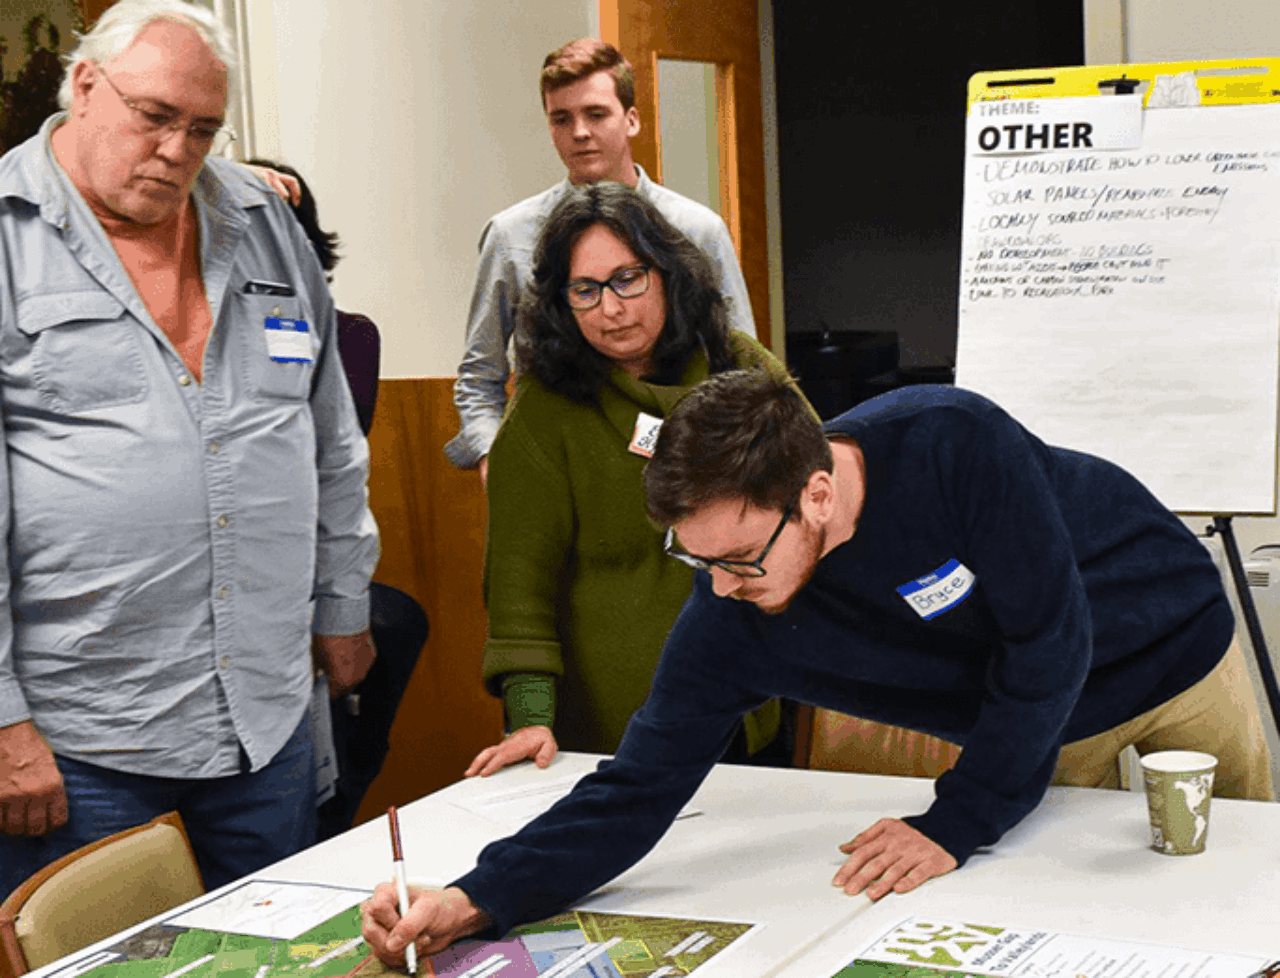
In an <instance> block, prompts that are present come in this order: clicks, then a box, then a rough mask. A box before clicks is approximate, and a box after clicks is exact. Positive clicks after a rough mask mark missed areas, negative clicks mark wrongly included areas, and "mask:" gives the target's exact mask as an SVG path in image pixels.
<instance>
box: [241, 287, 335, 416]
mask: <svg viewBox="0 0 1280 978" xmlns="http://www.w3.org/2000/svg"><path fill="white" fill-rule="evenodd" d="M236 298H237V301H238V302H239V304H240V311H241V316H240V317H239V319H240V322H243V323H247V324H248V336H247V341H248V342H246V343H245V347H244V348H245V351H246V352H245V357H246V364H245V370H246V373H247V374H248V377H249V384H250V389H251V390H252V391H254V392H255V393H256V394H257V395H258V396H259V397H264V398H268V399H270V400H285V401H305V400H306V399H307V398H308V397H310V396H311V376H312V374H313V372H314V371H315V358H316V356H317V353H318V351H319V343H318V342H317V340H316V324H315V322H314V320H313V319H312V317H311V315H310V311H309V310H308V309H307V308H306V306H305V305H304V304H303V302H302V301H301V300H300V299H299V298H298V297H297V296H279V295H246V294H245V293H243V292H241V293H239V294H238V295H237V296H236ZM272 317H274V318H277V319H292V320H299V319H300V320H303V321H305V322H306V324H307V337H308V341H309V343H308V345H309V347H310V350H311V359H310V360H309V361H308V362H306V363H298V362H288V361H286V362H283V363H282V362H280V361H279V360H276V359H272V356H271V350H270V348H269V347H268V346H267V336H266V333H267V330H266V322H267V320H268V319H269V318H272Z"/></svg>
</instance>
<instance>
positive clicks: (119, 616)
mask: <svg viewBox="0 0 1280 978" xmlns="http://www.w3.org/2000/svg"><path fill="white" fill-rule="evenodd" d="M61 121H62V117H60V116H54V117H53V118H51V119H50V120H48V121H47V122H46V123H45V125H44V127H43V128H42V129H41V131H40V133H39V134H38V135H36V136H35V137H33V138H32V139H31V140H29V141H28V142H26V143H24V144H23V145H21V146H19V147H17V148H15V149H14V150H12V151H11V152H10V153H8V154H7V155H6V156H5V157H4V158H3V159H0V396H2V397H3V410H4V438H5V448H6V452H5V462H6V464H5V465H4V466H3V468H0V497H2V498H0V523H2V524H3V531H4V533H6V534H8V540H9V561H8V568H7V571H8V573H7V575H6V574H4V573H3V571H2V570H0V603H2V604H3V606H4V609H3V611H2V612H0V726H5V725H8V724H12V723H17V722H20V721H22V720H26V719H28V718H29V719H31V720H33V721H34V723H35V725H36V728H37V729H38V730H39V731H40V733H41V734H43V735H44V737H45V738H46V739H47V740H48V742H49V744H50V746H51V747H52V748H53V750H54V752H55V753H56V754H58V755H61V756H66V757H72V758H76V759H79V760H83V761H88V762H90V763H93V764H98V765H100V766H103V767H107V768H112V769H116V770H121V771H128V772H132V773H138V774H149V775H163V776H170V777H185V778H208V777H218V776H222V775H227V774H234V773H236V772H237V771H238V770H239V769H240V750H241V748H243V750H244V752H245V753H246V754H247V756H248V758H249V761H250V764H251V765H252V767H253V769H255V770H256V769H258V768H260V767H261V766H262V765H264V764H265V763H266V762H267V761H268V760H270V759H271V757H272V756H274V755H275V754H276V753H277V752H278V751H279V750H280V748H281V747H282V746H283V745H284V743H285V741H286V740H287V739H288V737H289V735H290V734H291V733H292V732H293V731H294V729H295V728H296V727H297V726H298V723H299V722H300V720H301V718H302V715H303V712H304V711H305V710H306V708H307V703H308V699H309V695H310V691H311V677H312V672H311V657H310V633H311V632H312V631H315V632H316V633H319V634H353V633H356V632H359V631H362V630H363V629H364V628H366V627H367V625H368V614H369V609H368V582H369V578H370V575H371V574H372V571H373V567H374V564H375V563H376V561H377V556H378V538H377V529H376V527H375V526H374V522H373V518H372V516H371V514H370V512H369V508H368V501H367V494H366V482H367V475H368V449H367V446H366V444H365V441H364V438H363V437H362V435H361V432H360V428H359V426H358V424H357V422H356V415H355V410H354V408H353V406H352V403H351V397H350V392H349V391H348V389H347V385H346V379H345V376H344V374H343V372H342V364H341V362H340V360H339V357H338V346H337V333H336V325H335V319H334V311H333V302H332V299H331V298H330V296H329V291H328V288H327V287H326V285H325V281H324V276H323V273H322V272H321V270H320V267H319V265H318V263H317V262H316V260H315V256H314V253H313V252H312V250H311V247H310V244H309V243H308V241H307V239H306V237H305V236H304V235H303V232H302V230H301V228H300V227H299V226H298V224H297V222H296V221H295V220H294V218H293V215H292V214H291V213H290V211H289V210H288V208H287V207H286V206H285V205H284V203H283V202H282V201H280V200H279V199H278V198H277V197H276V196H275V195H274V194H273V193H271V192H269V191H268V190H267V189H266V188H265V186H263V185H260V184H258V183H257V182H256V181H255V180H253V178H251V177H249V176H248V175H247V173H246V172H245V171H243V170H241V169H240V168H239V167H236V166H235V165H234V164H231V163H228V162H227V161H225V160H221V159H214V158H211V159H209V160H208V161H207V164H206V166H205V167H204V168H203V169H202V170H201V172H200V174H199V176H198V177H197V179H196V183H195V187H194V189H193V191H192V196H193V199H194V201H195V205H196V211H197V214H198V218H199V227H200V250H201V265H202V272H203V277H204V286H205V292H206V294H207V296H208V299H209V305H210V307H211V309H212V312H213V323H214V325H213V329H212V331H211V332H210V334H209V338H208V343H207V347H206V349H205V353H204V362H203V380H202V382H197V381H196V379H195V378H194V377H192V376H190V374H189V372H188V371H187V369H186V367H185V366H184V365H183V362H182V359H181V357H180V356H179V355H178V353H177V351H176V350H175V349H174V347H173V345H172V344H171V343H170V342H169V340H168V338H167V337H166V336H165V334H164V332H163V331H162V330H161V329H160V328H159V327H157V326H156V324H155V323H154V322H153V321H152V319H151V316H150V315H149V314H148V312H147V309H146V307H145V306H144V305H143V303H142V301H141V299H140V298H139V297H138V294H137V292H136V290H135V289H134V286H133V284H132V282H131V281H130V279H129V277H128V275H127V274H126V272H125V270H124V267H123V266H122V265H121V263H120V261H119V259H118V258H117V256H116V254H115V251H114V249H113V248H112V247H111V244H110V242H109V240H108V239H107V237H106V234H105V233H104V231H103V230H102V227H101V225H100V224H99V223H98V221H97V220H96V219H95V218H94V216H93V215H92V213H91V212H90V210H89V208H88V206H87V205H86V204H85V202H84V200H83V199H82V198H81V197H80V195H79V194H78V193H77V192H76V191H75V189H74V187H73V186H72V184H71V182H70V181H69V180H68V178H67V177H66V175H65V173H63V171H62V170H61V168H60V167H59V166H58V165H57V164H56V162H55V160H54V157H53V154H52V151H51V149H50V144H49V136H50V133H51V132H52V131H53V129H54V128H55V127H56V126H57V125H58V124H60V122H61ZM250 280H254V281H259V282H263V281H265V282H274V283H279V284H281V285H284V286H287V291H290V292H292V293H293V294H292V295H263V294H253V293H252V292H246V285H247V283H248V282H249V281H250ZM273 316H274V317H277V318H280V319H285V320H303V321H305V322H306V323H307V324H308V327H309V345H310V351H311V360H310V362H306V355H305V351H306V345H307V344H306V343H304V344H302V349H303V356H302V357H300V358H296V357H295V359H301V360H302V361H303V362H284V361H287V360H288V359H289V357H284V356H281V355H280V348H279V347H278V346H277V347H275V348H274V349H272V348H271V347H269V345H268V341H267V338H266V335H265V333H266V330H265V321H266V319H267V318H268V317H273ZM273 352H274V353H275V354H276V357H277V358H276V359H273V356H272V355H271V354H272V353H273Z"/></svg>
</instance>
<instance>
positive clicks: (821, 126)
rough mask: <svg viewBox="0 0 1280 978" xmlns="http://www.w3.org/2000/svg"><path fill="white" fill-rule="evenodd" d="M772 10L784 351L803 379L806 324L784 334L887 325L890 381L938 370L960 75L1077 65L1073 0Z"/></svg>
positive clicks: (954, 255)
mask: <svg viewBox="0 0 1280 978" xmlns="http://www.w3.org/2000/svg"><path fill="white" fill-rule="evenodd" d="M773 18H774V38H775V53H776V58H777V104H778V142H779V157H780V159H779V167H780V181H781V197H782V243H783V282H784V287H785V290H786V317H787V348H788V359H789V360H790V361H791V363H792V366H793V368H794V369H797V370H799V371H800V373H801V377H802V381H803V380H804V369H803V367H802V366H801V364H800V363H798V362H797V360H798V359H802V358H803V357H804V356H805V352H804V350H803V349H802V347H804V346H805V344H806V341H807V342H808V346H809V347H810V348H812V347H813V346H814V345H815V342H814V341H816V340H817V337H815V336H810V337H807V338H806V337H800V338H797V337H796V335H795V334H797V333H805V332H808V333H816V332H818V331H820V330H821V329H823V328H824V327H826V328H829V329H831V330H833V331H834V330H861V331H871V330H881V331H883V330H894V331H896V332H897V333H898V337H899V350H900V358H901V359H900V362H901V367H902V371H903V372H904V373H905V374H906V375H908V376H907V377H906V378H899V380H902V379H942V378H943V376H944V375H947V370H948V368H954V365H955V348H956V313H957V303H958V289H959V284H958V283H959V267H960V216H961V196H962V191H963V164H964V120H965V110H966V102H967V94H966V93H967V85H968V80H969V76H970V75H972V74H973V73H974V72H976V71H988V70H995V69H1005V68H1032V67H1056V66H1063V65H1079V64H1082V63H1083V62H1084V24H1083V21H1084V14H1083V9H1082V5H1081V4H1080V3H1079V2H1078V0H1075V2H1071V0H1027V2H1021V3H1009V2H1007V0H1005V2H994V0H959V2H951V3H944V2H913V0H896V2H889V3H873V2H866V0H809V2H803V3H800V2H796V0H774V5H773ZM863 339H864V340H865V339H867V338H865V337H864V338H863ZM810 352H812V349H810ZM913 374H914V377H913V376H911V375H913ZM889 386H893V384H889ZM819 412H820V413H823V414H824V416H825V414H826V413H827V412H824V411H823V410H822V408H821V407H819Z"/></svg>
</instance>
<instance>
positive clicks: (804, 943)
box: [35, 754, 1280, 978]
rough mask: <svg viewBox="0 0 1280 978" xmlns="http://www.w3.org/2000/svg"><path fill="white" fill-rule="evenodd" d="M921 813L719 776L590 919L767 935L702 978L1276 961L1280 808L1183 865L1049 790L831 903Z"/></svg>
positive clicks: (316, 869)
mask: <svg viewBox="0 0 1280 978" xmlns="http://www.w3.org/2000/svg"><path fill="white" fill-rule="evenodd" d="M598 760H599V758H598V757H594V756H591V755H582V754H561V755H560V756H559V757H558V758H557V759H556V761H555V762H554V763H553V764H552V766H551V767H550V768H548V769H547V770H545V771H539V770H537V769H535V768H534V767H532V765H521V766H519V767H516V768H513V769H508V770H506V771H503V772H501V773H500V774H498V775H496V776H494V777H492V778H488V779H483V780H482V779H475V780H471V781H464V782H460V783H458V784H454V785H451V786H449V787H448V788H445V789H443V790H441V791H438V792H436V793H435V794H433V795H430V796H428V797H426V798H423V799H420V800H419V801H416V802H414V803H413V804H411V805H407V806H405V807H404V808H402V809H401V810H400V820H401V827H402V830H403V835H404V852H405V860H406V864H407V866H408V869H409V876H410V878H411V879H412V880H418V881H421V882H426V883H433V884H437V885H439V884H443V883H446V882H449V881H450V880H452V879H454V878H456V877H458V876H460V875H462V874H463V873H465V872H466V871H467V870H468V869H470V868H471V866H472V865H473V864H474V861H475V857H476V855H477V853H478V852H479V851H480V849H481V848H483V847H484V845H485V844H487V843H488V842H490V841H492V840H493V839H495V838H499V837H501V836H503V835H506V834H509V833H510V832H512V831H514V830H515V829H516V828H518V827H519V825H520V824H521V822H522V819H521V818H518V817H514V816H513V814H512V813H511V812H503V811H502V810H501V809H500V808H495V807H492V806H486V804H485V800H486V798H488V799H492V798H494V797H495V796H505V795H508V794H510V793H511V792H516V791H537V790H538V789H539V788H541V787H545V786H555V785H560V784H563V783H565V782H566V780H567V779H569V778H572V777H576V776H579V775H581V774H583V773H586V772H587V771H589V770H592V769H593V768H594V766H595V764H596V762H597V761H598ZM932 796H933V785H932V782H931V781H928V780H924V779H915V778H892V777H879V776H871V775H852V774H840V773H833V772H823V771H794V770H779V769H772V768H746V767H729V766H722V767H717V768H716V769H715V770H714V771H713V772H712V774H711V775H710V777H709V778H708V779H707V781H706V783H705V784H704V785H703V787H702V789H701V790H700V791H699V792H698V794H697V795H696V796H695V797H694V799H693V801H692V802H691V805H690V807H691V808H692V809H694V810H697V811H700V812H701V814H698V815H694V816H692V817H688V818H684V819H681V820H679V821H677V822H676V823H675V824H674V825H673V826H672V828H671V830H670V831H669V832H668V833H667V835H666V836H665V837H664V838H663V839H662V841H661V842H660V843H659V844H658V846H657V848H656V849H654V851H653V852H652V853H650V854H649V855H648V856H647V857H646V858H645V859H644V860H642V861H641V862H640V863H639V864H637V865H636V866H635V867H633V868H632V869H631V870H630V871H629V872H627V873H626V874H624V875H623V876H621V877H619V878H618V879H617V880H616V881H615V882H614V883H612V884H610V885H608V886H607V887H605V888H604V889H602V890H601V891H599V892H598V893H596V894H595V895H593V896H592V897H591V898H590V899H589V900H588V901H586V903H585V904H584V905H587V906H590V907H591V908H592V909H597V910H605V911H608V910H616V911H630V912H633V913H642V914H653V915H661V916H688V917H695V918H697V917H702V918H711V919H724V920H733V921H742V922H749V923H763V924H765V925H766V926H765V927H764V928H763V929H762V930H760V931H759V932H757V933H755V934H752V935H750V936H749V937H748V938H746V939H744V940H743V941H741V942H739V943H740V946H735V947H733V948H731V949H730V950H729V951H727V952H726V953H724V954H722V955H719V956H718V957H716V958H715V959H713V960H712V961H710V962H709V963H708V964H706V965H705V966H703V967H702V968H701V969H699V971H698V976H699V978H727V976H733V978H753V976H754V978H765V976H769V978H802V976H805V978H829V976H830V975H831V974H832V973H833V972H834V971H835V970H837V969H838V968H839V967H841V966H843V965H844V964H846V963H847V962H848V961H849V960H850V958H851V957H852V952H854V951H856V950H857V949H858V948H860V947H861V946H862V945H863V944H865V943H866V942H867V941H869V940H871V939H872V938H873V937H875V936H876V935H877V934H879V933H880V932H882V931H883V930H885V929H886V928H887V927H889V926H890V925H891V924H893V923H894V922H896V921H897V920H900V919H902V918H904V917H908V916H912V915H924V916H933V917H937V918H942V919H947V920H963V921H967V922H972V923H990V924H996V925H1003V926H1008V927H1028V928H1040V929H1047V930H1054V931H1063V932H1071V933H1077V934H1083V935H1089V936H1094V937H1099V938H1115V939H1130V940H1142V941H1150V942H1154V943H1157V944H1168V945H1173V946H1179V947H1190V948H1201V949H1204V950H1206V951H1237V952H1250V953H1255V954H1269V955H1271V956H1272V957H1277V956H1280V805H1273V804H1264V803H1261V802H1241V801H1224V800H1222V799H1214V801H1213V807H1212V814H1211V817H1210V826H1209V842H1208V849H1207V851H1206V852H1205V853H1203V854H1201V855H1198V856H1182V857H1176V856H1165V855H1161V854H1159V853H1156V852H1154V851H1152V850H1151V849H1150V848H1149V843H1150V834H1149V828H1148V825H1147V814H1146V806H1145V800H1144V799H1143V797H1142V796H1141V795H1139V794H1136V793H1132V792H1127V791H1095V790H1090V789H1084V788H1054V789H1051V790H1050V793H1049V796H1048V797H1047V798H1046V799H1045V801H1044V802H1043V803H1042V804H1041V805H1040V807H1039V808H1038V809H1037V810H1036V811H1034V812H1033V813H1032V814H1031V815H1030V816H1028V817H1027V818H1026V819H1025V820H1024V821H1023V822H1022V823H1021V824H1020V825H1018V826H1016V827H1015V828H1014V829H1013V830H1012V831H1010V832H1009V833H1008V834H1007V835H1006V836H1005V838H1004V839H1003V840H1002V841H1001V842H1000V844H999V845H998V846H997V847H995V848H994V849H993V850H991V851H990V852H984V853H979V854H977V855H975V856H973V857H972V858H971V859H970V860H969V862H968V864H967V865H966V866H964V867H963V868H962V869H960V870H958V871H956V872H954V873H951V874H948V875H947V876H944V877H940V878H938V879H935V880H932V881H930V882H928V883H926V884H925V885H924V886H922V887H920V888H919V889H917V890H916V891H915V892H913V893H909V894H905V895H891V896H888V897H886V898H885V899H884V900H882V901H880V902H879V903H878V904H871V903H870V902H869V901H868V900H867V899H866V898H865V897H862V896H857V897H849V896H846V895H844V893H842V892H841V891H839V890H837V889H835V888H834V887H832V886H831V883H830V881H831V877H832V875H833V874H834V873H835V871H836V869H837V868H838V867H839V866H840V864H841V863H842V861H843V858H844V857H843V856H842V855H841V854H840V852H839V850H838V849H837V846H838V845H839V844H840V843H842V842H844V841H846V840H848V839H849V838H851V837H852V836H853V835H855V834H856V833H857V832H858V831H860V830H861V829H863V828H865V827H867V826H868V825H870V824H871V823H872V822H874V821H875V820H876V819H878V818H881V817H883V816H886V815H889V816H894V815H907V814H911V813H915V812H921V811H923V810H924V809H925V808H926V807H927V806H928V804H929V803H930V801H931V799H932ZM548 803H549V802H548ZM390 858H391V847H390V841H389V838H388V833H387V825H386V820H385V819H375V820H374V821H372V822H369V823H366V824H365V825H362V826H359V827H357V828H355V829H353V830H352V831H350V832H348V833H346V834H344V835H342V836H339V837H338V838H336V839H331V840H329V841H328V842H325V843H322V844H321V845H318V846H315V847H313V848H311V849H309V850H307V851H306V852H302V853H299V854H298V855H296V856H293V857H291V858H289V859H286V860H284V861H283V862H280V863H277V864H276V865H275V866H272V867H269V868H268V869H266V870H263V871H262V872H261V873H258V874H255V876H257V877H260V878H265V879H276V880H291V881H298V882H317V883H340V884H343V885H346V886H354V887H365V888H369V889H372V888H373V887H374V886H376V885H377V884H378V883H380V882H382V881H383V880H385V879H387V878H388V876H389V870H390ZM115 940H116V939H115V938H112V939H111V940H110V941H107V942H104V944H110V943H113V942H114V941H115ZM50 967H51V968H52V967H54V966H50ZM39 975H40V972H36V973H35V976H36V978H38V976H39ZM1241 978H1244V976H1241Z"/></svg>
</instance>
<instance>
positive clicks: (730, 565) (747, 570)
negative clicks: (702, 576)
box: [662, 503, 796, 577]
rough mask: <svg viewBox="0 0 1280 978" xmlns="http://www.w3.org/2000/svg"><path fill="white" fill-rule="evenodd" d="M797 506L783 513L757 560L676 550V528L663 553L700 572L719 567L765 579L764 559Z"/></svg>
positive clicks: (671, 533)
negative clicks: (704, 555) (702, 554)
mask: <svg viewBox="0 0 1280 978" xmlns="http://www.w3.org/2000/svg"><path fill="white" fill-rule="evenodd" d="M795 509H796V504H795V503H791V504H790V505H788V506H787V508H786V509H784V510H783V511H782V519H780V520H778V527H777V529H775V530H774V531H773V536H771V537H769V542H768V543H766V544H765V545H764V549H763V550H761V551H760V556H758V557H757V558H756V559H755V560H725V559H723V558H721V557H695V556H694V555H693V554H691V553H688V552H686V551H684V550H677V549H676V546H677V544H676V531H675V528H674V527H668V528H667V538H666V539H665V540H664V541H663V542H662V549H663V551H664V552H665V553H666V554H668V555H669V556H671V557H674V558H675V559H676V560H678V561H680V562H681V563H684V564H688V565H689V566H690V567H696V568H697V569H698V570H704V571H709V570H711V568H712V567H719V568H720V569H721V570H722V571H728V572H729V573H730V574H736V575H737V576H738V577H764V575H765V573H766V571H765V569H764V559H765V558H766V557H768V556H769V551H770V550H772V549H773V545H774V544H775V543H777V542H778V537H780V536H782V529H783V527H785V526H786V525H787V520H789V519H791V514H792V513H794V512H795Z"/></svg>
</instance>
